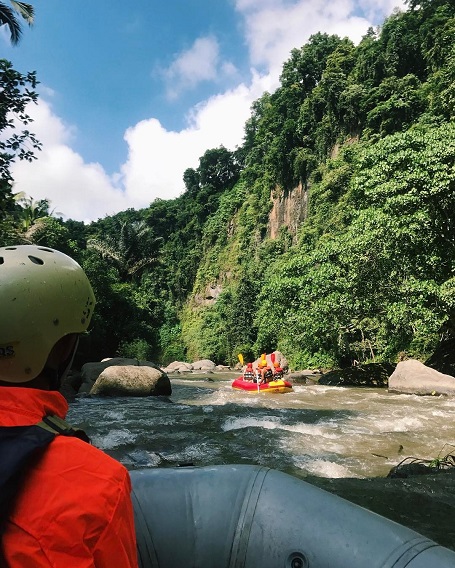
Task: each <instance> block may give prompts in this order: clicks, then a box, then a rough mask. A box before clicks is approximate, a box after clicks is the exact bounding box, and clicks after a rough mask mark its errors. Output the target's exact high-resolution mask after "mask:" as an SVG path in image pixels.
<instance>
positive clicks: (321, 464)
mask: <svg viewBox="0 0 455 568" xmlns="http://www.w3.org/2000/svg"><path fill="white" fill-rule="evenodd" d="M294 463H295V465H296V466H297V467H298V468H300V469H303V470H305V471H306V472H308V473H310V474H312V475H317V476H319V477H328V478H341V477H356V478H361V477H362V476H360V475H358V474H356V473H355V472H352V471H351V470H350V469H349V468H348V467H345V466H344V465H343V464H340V463H335V462H333V461H329V460H322V459H316V460H311V461H307V459H305V458H304V459H299V458H296V459H295V460H294Z"/></svg>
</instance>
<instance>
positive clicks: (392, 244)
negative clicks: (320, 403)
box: [0, 0, 455, 368]
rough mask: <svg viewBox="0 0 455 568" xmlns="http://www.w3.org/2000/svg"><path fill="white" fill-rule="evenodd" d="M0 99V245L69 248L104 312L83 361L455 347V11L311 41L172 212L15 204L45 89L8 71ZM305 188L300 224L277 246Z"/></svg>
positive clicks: (343, 358)
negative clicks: (278, 213)
mask: <svg viewBox="0 0 455 568" xmlns="http://www.w3.org/2000/svg"><path fill="white" fill-rule="evenodd" d="M0 84H1V93H0V131H4V130H6V128H7V125H8V116H9V113H10V111H13V110H14V111H15V113H16V115H17V114H18V115H19V116H20V117H21V119H22V121H23V123H24V131H22V132H21V133H19V134H15V135H13V137H12V138H11V137H10V138H7V139H5V138H4V137H3V138H2V140H4V141H3V142H1V146H0V160H1V162H0V168H1V169H0V173H1V186H0V191H1V193H0V207H1V211H2V213H3V215H2V220H1V221H0V244H1V245H7V244H14V243H17V242H24V243H26V242H33V243H38V244H42V245H46V246H51V247H54V248H58V249H60V250H62V251H63V252H66V253H68V254H70V255H71V256H73V257H74V258H75V259H76V260H77V261H78V262H79V263H80V264H81V265H82V266H83V267H84V268H85V270H86V271H87V273H88V275H89V278H90V279H91V281H92V284H93V287H94V291H95V295H96V297H97V309H96V314H95V318H94V321H93V325H92V328H91V331H90V334H89V335H88V336H87V337H84V341H83V342H82V348H81V351H80V354H79V363H81V362H85V361H89V360H92V361H93V360H99V359H101V358H103V357H108V356H115V355H122V356H129V357H137V358H139V359H150V360H153V361H155V362H159V363H161V364H163V365H164V364H166V363H168V362H170V361H173V360H176V359H179V360H195V359H199V358H209V359H212V360H214V361H216V362H217V363H224V364H228V363H233V362H235V361H236V359H237V354H238V353H240V352H241V353H243V355H244V357H245V359H250V360H251V359H252V358H256V357H257V356H258V355H259V354H260V353H261V352H263V351H268V352H270V351H271V350H273V349H276V348H277V349H279V350H281V351H282V352H283V353H284V354H285V356H286V357H287V358H288V360H289V362H290V366H291V367H292V368H308V367H313V368H317V367H324V368H329V367H338V366H345V365H351V364H352V363H353V362H360V363H364V362H371V361H375V362H381V361H397V360H398V359H399V358H400V357H403V356H408V357H409V356H412V357H415V358H419V359H421V360H425V359H426V358H427V357H429V356H431V354H432V353H433V352H434V351H435V349H436V348H437V347H438V346H439V345H440V344H441V342H443V341H446V340H447V338H449V337H453V335H454V321H455V320H454V317H455V273H454V269H455V265H454V259H455V238H454V235H455V214H454V212H455V121H454V117H455V13H454V8H453V0H420V1H418V2H417V0H410V1H409V2H408V6H407V10H406V11H403V12H398V11H397V12H394V13H393V14H392V15H391V16H390V17H388V18H387V19H386V20H385V21H384V23H383V25H382V26H381V27H380V28H379V29H376V30H373V29H370V30H368V33H367V34H366V35H365V36H364V37H363V39H362V40H361V42H360V43H359V44H358V45H354V44H353V43H352V42H351V41H350V40H349V39H347V38H340V37H337V36H335V35H328V34H325V33H318V34H315V35H314V36H312V37H311V38H310V39H309V41H308V42H307V43H306V44H305V45H303V46H302V47H300V48H295V49H293V50H292V52H291V54H290V57H289V59H288V60H287V61H286V62H285V63H284V66H283V69H282V74H281V78H280V86H279V88H278V89H277V90H276V91H275V92H273V93H264V94H263V95H262V96H261V98H260V99H258V100H257V101H255V103H254V104H253V105H252V108H251V115H250V118H249V119H248V121H247V122H246V124H245V135H244V140H243V143H242V145H241V146H239V147H238V148H237V149H236V150H235V151H229V150H227V149H226V148H223V147H220V148H212V149H208V150H207V151H206V152H205V153H204V155H203V156H201V157H200V160H199V166H198V167H197V168H196V169H192V168H189V169H187V170H186V171H185V174H184V177H183V181H184V184H185V191H184V193H183V194H182V195H181V196H180V197H178V198H177V199H173V200H161V199H157V200H155V201H154V202H153V203H151V204H150V206H149V207H147V208H146V209H142V210H133V209H130V210H127V211H124V212H121V213H119V214H117V215H114V216H110V217H105V218H104V219H99V220H98V221H96V222H93V223H91V224H88V225H84V224H83V223H81V222H78V221H74V220H67V221H64V220H62V218H61V217H59V216H58V214H56V213H55V212H52V210H51V204H50V203H49V202H48V201H46V200H42V201H40V202H35V201H34V200H33V198H32V197H31V196H24V195H19V196H18V195H14V185H13V179H12V177H11V175H10V165H11V162H12V161H13V160H15V159H29V160H31V159H35V158H38V159H39V155H37V153H36V151H34V150H37V149H39V142H38V141H37V140H35V139H34V137H33V135H32V134H31V133H30V132H29V131H28V130H27V128H26V125H27V123H28V117H27V116H26V114H25V103H26V102H28V100H36V95H35V93H34V90H33V89H34V87H35V85H36V77H35V75H34V74H33V73H32V74H27V75H25V76H24V75H21V74H20V73H18V72H16V71H14V70H13V69H12V66H11V64H10V63H9V62H6V61H2V62H1V66H0ZM26 141H27V142H28V143H25V142H26ZM30 142H31V144H30ZM31 146H32V150H30V148H31ZM33 147H34V148H33ZM150 175H153V172H151V174H150ZM297 188H299V189H300V191H301V192H303V194H304V195H305V203H306V205H305V210H304V215H303V217H302V219H301V221H300V223H299V225H298V226H297V227H294V226H290V225H289V224H286V223H285V222H283V223H281V226H280V227H279V230H278V232H277V233H276V234H273V236H272V234H271V230H270V219H271V213H272V212H273V210H274V208H275V209H276V207H277V206H279V204H280V203H281V204H282V203H284V202H285V201H286V200H287V202H288V203H291V207H292V203H293V201H292V200H293V196H294V195H295V192H296V190H297ZM277 204H278V205H277Z"/></svg>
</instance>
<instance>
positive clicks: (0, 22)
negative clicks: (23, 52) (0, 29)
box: [0, 4, 22, 45]
mask: <svg viewBox="0 0 455 568" xmlns="http://www.w3.org/2000/svg"><path fill="white" fill-rule="evenodd" d="M5 25H6V26H8V29H9V33H10V40H11V43H12V44H13V45H17V44H18V43H19V40H20V38H21V33H22V32H21V27H20V25H19V22H18V21H17V18H16V16H15V15H14V12H13V11H12V10H11V8H8V6H5V4H0V26H5Z"/></svg>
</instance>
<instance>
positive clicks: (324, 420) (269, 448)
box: [68, 374, 455, 550]
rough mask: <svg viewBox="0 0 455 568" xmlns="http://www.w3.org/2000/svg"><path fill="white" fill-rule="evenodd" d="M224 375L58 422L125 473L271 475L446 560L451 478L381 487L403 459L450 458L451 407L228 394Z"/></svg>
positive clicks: (84, 405) (360, 396)
mask: <svg viewBox="0 0 455 568" xmlns="http://www.w3.org/2000/svg"><path fill="white" fill-rule="evenodd" d="M232 379H233V375H232V374H213V375H199V376H197V375H191V376H186V377H185V376H184V377H183V378H172V377H171V383H172V395H171V396H170V397H167V398H165V397H148V398H79V399H76V400H75V401H74V402H72V403H71V405H70V411H69V414H68V420H69V421H70V422H71V423H72V424H73V425H75V426H79V427H82V428H83V429H84V430H85V431H86V432H87V434H88V435H89V436H90V437H91V438H92V442H93V443H94V445H96V446H97V447H99V448H101V449H103V450H104V451H106V453H108V454H110V455H112V456H113V457H115V458H117V459H118V460H119V461H121V462H122V463H123V464H124V465H125V466H126V467H127V468H128V469H130V470H131V469H137V468H144V467H174V466H182V465H185V464H193V465H195V466H202V465H213V464H227V463H248V464H259V465H264V466H268V467H271V468H274V469H279V470H281V471H284V472H286V473H290V474H292V475H294V476H297V477H300V478H304V479H306V480H307V481H310V482H311V483H315V484H317V485H319V486H321V487H323V488H325V489H328V490H329V491H333V492H335V493H338V494H340V495H341V496H343V497H346V498H348V499H350V500H352V501H355V502H357V503H359V504H361V505H363V506H365V507H367V508H370V509H371V510H375V511H377V512H379V513H381V514H383V515H385V516H388V517H389V518H392V519H393V520H396V521H398V522H401V523H402V524H405V525H407V526H410V527H411V528H414V529H415V530H417V531H419V532H421V533H422V534H424V535H425V536H429V537H430V538H433V539H434V540H436V541H437V542H439V543H440V544H443V545H445V546H448V547H450V548H453V549H454V550H455V528H454V525H455V523H454V521H455V496H454V491H453V490H454V489H455V476H454V475H449V474H441V475H439V476H433V477H434V478H433V477H428V476H419V479H415V478H412V480H411V479H405V480H402V479H384V478H385V476H386V475H387V473H388V472H389V470H390V469H391V468H392V467H393V466H395V465H397V464H398V463H399V462H400V461H401V460H403V459H404V458H406V457H408V456H415V457H418V458H425V459H433V458H435V457H437V456H438V454H440V455H441V456H442V455H445V454H447V453H449V452H451V451H453V453H455V447H453V446H450V444H452V443H453V442H455V398H448V397H419V396H414V395H398V394H392V393H389V392H387V390H386V389H373V388H346V387H329V386H322V385H296V384H295V385H294V389H293V392H291V393H286V394H275V395H271V394H264V393H260V394H256V393H254V394H250V393H243V392H241V391H236V390H233V389H232V388H231V382H232Z"/></svg>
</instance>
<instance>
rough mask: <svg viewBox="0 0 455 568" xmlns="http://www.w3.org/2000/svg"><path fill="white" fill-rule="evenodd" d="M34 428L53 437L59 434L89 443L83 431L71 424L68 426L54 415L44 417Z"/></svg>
mask: <svg viewBox="0 0 455 568" xmlns="http://www.w3.org/2000/svg"><path fill="white" fill-rule="evenodd" d="M36 426H38V427H39V428H42V429H43V430H47V431H48V432H51V433H53V434H55V435H57V434H60V435H62V436H72V437H74V438H79V439H80V440H83V441H84V442H87V443H90V438H89V437H88V436H87V434H86V433H85V432H84V430H82V429H81V428H75V427H74V426H71V424H68V422H66V421H65V420H63V419H62V418H60V417H58V416H55V415H49V416H45V417H44V418H43V419H42V420H41V422H38V424H36Z"/></svg>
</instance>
